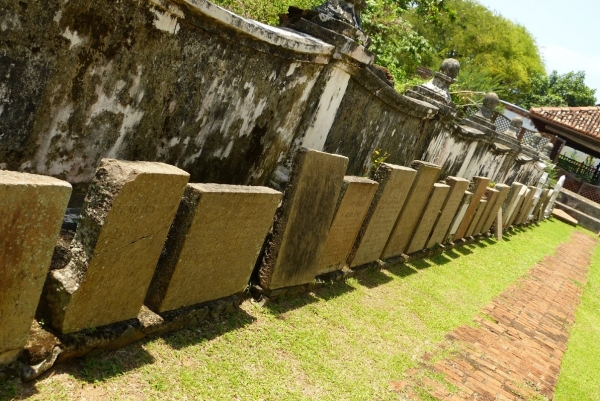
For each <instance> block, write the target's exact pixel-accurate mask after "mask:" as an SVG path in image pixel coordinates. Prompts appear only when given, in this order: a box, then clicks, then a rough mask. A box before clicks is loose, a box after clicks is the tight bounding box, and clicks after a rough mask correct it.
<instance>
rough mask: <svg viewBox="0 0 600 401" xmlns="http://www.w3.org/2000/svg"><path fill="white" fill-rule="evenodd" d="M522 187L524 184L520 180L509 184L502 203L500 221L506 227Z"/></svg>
mask: <svg viewBox="0 0 600 401" xmlns="http://www.w3.org/2000/svg"><path fill="white" fill-rule="evenodd" d="M523 188H525V185H523V184H521V183H520V182H513V184H512V185H511V186H510V191H509V192H508V196H507V197H506V200H505V201H504V203H503V204H502V218H503V219H504V221H503V222H502V227H504V228H506V227H507V223H508V220H509V219H510V217H511V215H512V213H513V212H514V211H515V207H517V202H518V201H519V195H520V194H521V191H522V190H523Z"/></svg>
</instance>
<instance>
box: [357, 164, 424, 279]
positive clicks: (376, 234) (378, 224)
mask: <svg viewBox="0 0 600 401" xmlns="http://www.w3.org/2000/svg"><path fill="white" fill-rule="evenodd" d="M416 175H417V171H416V170H413V169H411V168H408V167H400V166H396V165H394V164H387V163H382V164H381V165H380V166H379V168H378V169H377V172H376V173H375V177H374V179H375V181H377V182H378V183H379V188H377V192H375V196H374V197H373V201H372V202H371V206H370V207H369V211H368V212H367V215H366V216H365V220H364V222H363V225H362V227H361V228H360V231H359V233H358V236H357V237H356V241H355V242H354V245H353V247H352V250H351V251H350V255H349V256H348V261H347V262H348V264H349V265H350V266H351V267H356V266H361V265H364V264H367V263H370V262H374V261H376V260H378V259H379V256H381V252H383V248H384V247H385V244H386V243H387V240H388V238H389V236H390V232H391V231H392V229H393V228H394V223H395V222H396V219H397V218H398V215H399V214H400V211H401V210H402V207H403V206H404V203H405V202H406V198H407V197H408V193H409V190H410V187H411V185H412V184H413V181H414V180H415V177H416Z"/></svg>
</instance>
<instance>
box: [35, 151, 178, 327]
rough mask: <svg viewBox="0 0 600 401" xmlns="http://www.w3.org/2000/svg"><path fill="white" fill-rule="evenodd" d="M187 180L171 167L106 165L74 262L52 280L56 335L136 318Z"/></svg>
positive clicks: (95, 184) (87, 207)
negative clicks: (58, 332) (57, 331)
mask: <svg viewBox="0 0 600 401" xmlns="http://www.w3.org/2000/svg"><path fill="white" fill-rule="evenodd" d="M188 179H189V174H188V173H186V172H185V171H183V170H180V169H178V168H176V167H173V166H169V165H167V164H162V163H151V162H129V161H122V160H112V159H103V160H102V162H101V163H100V166H99V167H98V170H97V171H96V176H95V177H94V179H93V181H92V183H91V184H90V187H89V189H88V193H87V195H86V198H85V204H84V207H83V211H82V215H81V219H80V220H79V225H78V227H77V232H76V233H75V238H74V239H73V242H72V244H71V254H72V258H71V261H70V262H69V264H68V265H67V266H66V267H64V268H63V269H59V270H54V271H52V272H51V273H50V275H49V277H48V282H47V283H46V286H47V297H48V304H49V307H50V312H51V320H52V325H53V326H54V327H55V328H56V329H57V330H59V331H61V332H62V333H65V334H66V333H71V332H75V331H79V330H83V329H88V328H94V327H98V326H104V325H107V324H111V323H115V322H119V321H123V320H128V319H133V318H136V317H137V315H138V313H139V311H140V309H141V307H142V305H143V303H144V298H145V297H146V291H147V290H148V286H149V285H150V281H151V280H152V275H153V274H154V269H155V267H156V263H157V262H158V258H159V256H160V253H161V251H162V248H163V245H164V243H165V239H166V237H167V233H168V232H169V227H170V226H171V223H172V221H173V218H174V217H175V213H176V212H177V208H178V206H179V202H180V200H181V196H182V195H183V191H184V189H185V186H186V184H187V181H188Z"/></svg>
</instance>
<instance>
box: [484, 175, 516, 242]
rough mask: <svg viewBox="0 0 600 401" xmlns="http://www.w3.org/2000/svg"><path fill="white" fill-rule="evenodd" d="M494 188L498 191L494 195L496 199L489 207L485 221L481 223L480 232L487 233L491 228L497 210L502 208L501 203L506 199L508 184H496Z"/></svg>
mask: <svg viewBox="0 0 600 401" xmlns="http://www.w3.org/2000/svg"><path fill="white" fill-rule="evenodd" d="M494 188H495V189H496V190H497V191H499V192H498V195H497V196H496V201H495V202H494V204H493V205H492V206H491V208H490V214H489V216H488V217H487V219H486V221H485V223H484V224H483V227H482V229H481V232H482V233H487V232H488V231H490V230H491V229H492V225H493V224H494V220H496V218H497V217H498V210H501V209H502V205H503V204H504V201H505V200H506V197H507V196H508V192H509V191H510V187H509V186H508V185H504V184H496V186H495V187H494ZM500 226H502V221H500Z"/></svg>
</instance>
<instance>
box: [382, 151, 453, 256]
mask: <svg viewBox="0 0 600 401" xmlns="http://www.w3.org/2000/svg"><path fill="white" fill-rule="evenodd" d="M412 167H413V168H414V169H416V170H417V176H416V178H415V181H414V182H413V184H412V187H411V188H410V193H409V195H408V198H407V199H406V202H405V203H404V207H403V208H402V212H400V215H399V216H398V221H396V224H395V225H394V229H393V230H392V233H391V235H390V238H389V239H388V241H387V244H386V246H385V248H384V250H383V253H382V254H381V259H388V258H392V257H395V256H400V255H402V254H403V253H404V252H405V251H406V250H407V248H408V243H409V241H410V239H411V238H412V234H413V232H414V230H415V228H416V226H417V223H418V222H419V219H420V218H421V215H422V214H423V210H424V209H425V206H426V205H427V200H428V199H429V196H430V195H431V191H433V184H434V183H435V181H436V180H437V177H438V175H439V173H440V169H441V168H440V166H437V165H435V164H431V163H427V162H423V161H420V160H417V161H415V162H413V165H412Z"/></svg>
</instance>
